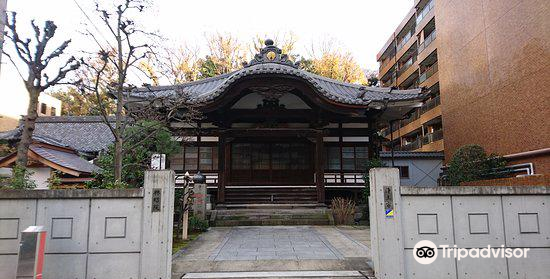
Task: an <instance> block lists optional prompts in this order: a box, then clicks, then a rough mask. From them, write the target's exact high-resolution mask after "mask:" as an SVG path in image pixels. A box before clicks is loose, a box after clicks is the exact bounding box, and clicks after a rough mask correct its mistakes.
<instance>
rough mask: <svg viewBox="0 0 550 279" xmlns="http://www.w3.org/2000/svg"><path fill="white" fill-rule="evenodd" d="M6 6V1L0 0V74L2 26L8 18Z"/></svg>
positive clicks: (2, 45)
mask: <svg viewBox="0 0 550 279" xmlns="http://www.w3.org/2000/svg"><path fill="white" fill-rule="evenodd" d="M7 6H8V0H0V73H1V72H2V49H3V48H4V25H5V24H6V20H8V16H7V14H6V7H7Z"/></svg>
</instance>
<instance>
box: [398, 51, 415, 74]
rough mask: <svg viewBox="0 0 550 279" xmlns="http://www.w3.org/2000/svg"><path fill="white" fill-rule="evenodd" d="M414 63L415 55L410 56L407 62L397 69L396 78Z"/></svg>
mask: <svg viewBox="0 0 550 279" xmlns="http://www.w3.org/2000/svg"><path fill="white" fill-rule="evenodd" d="M414 62H416V55H413V56H411V58H409V60H407V62H405V63H403V65H401V67H399V70H397V76H401V74H402V73H403V72H405V71H406V70H407V69H408V68H410V67H411V66H412V64H413V63H414Z"/></svg>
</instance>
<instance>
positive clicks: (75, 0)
mask: <svg viewBox="0 0 550 279" xmlns="http://www.w3.org/2000/svg"><path fill="white" fill-rule="evenodd" d="M0 1H1V0H0ZM73 2H74V3H75V5H76V6H77V7H78V9H79V10H80V11H81V12H82V14H84V16H85V17H86V19H88V21H89V22H90V23H91V24H92V26H93V27H94V28H95V30H96V31H97V32H98V33H99V35H100V36H101V37H102V38H103V40H105V42H106V43H107V44H108V45H109V47H110V48H111V49H115V47H113V46H112V45H111V43H109V40H107V38H106V37H105V35H103V33H102V32H101V30H99V28H98V27H97V26H96V25H95V24H94V22H93V21H92V19H91V18H90V17H89V16H88V14H87V13H86V11H84V9H83V8H82V6H80V4H78V1H77V0H73ZM86 31H88V33H90V35H91V37H92V39H93V40H94V41H95V42H96V43H97V45H98V46H99V48H101V50H103V51H105V49H103V46H102V45H101V44H100V43H99V41H98V40H97V38H96V37H95V36H94V35H92V34H91V32H90V31H89V30H88V29H86ZM119 51H120V50H119ZM130 72H131V73H132V74H134V75H135V76H136V77H137V78H138V79H139V80H140V81H141V83H142V84H144V83H145V82H144V81H143V79H142V78H141V77H140V76H139V75H138V74H137V73H135V72H134V71H130Z"/></svg>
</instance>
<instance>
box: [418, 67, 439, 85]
mask: <svg viewBox="0 0 550 279" xmlns="http://www.w3.org/2000/svg"><path fill="white" fill-rule="evenodd" d="M437 70H438V69H437V62H436V63H434V64H433V65H432V66H430V67H428V68H427V69H426V70H425V71H424V72H423V73H422V74H420V77H418V83H419V84H422V83H423V82H424V81H426V80H427V79H429V78H430V77H431V76H433V75H434V74H435V73H437Z"/></svg>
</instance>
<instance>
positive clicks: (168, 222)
mask: <svg viewBox="0 0 550 279" xmlns="http://www.w3.org/2000/svg"><path fill="white" fill-rule="evenodd" d="M174 187H175V176H174V171H172V170H159V171H146V172H145V181H144V198H143V220H142V222H143V223H142V229H143V233H142V239H141V252H142V253H141V261H140V274H141V279H170V278H171V273H172V233H173V223H174Z"/></svg>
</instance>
